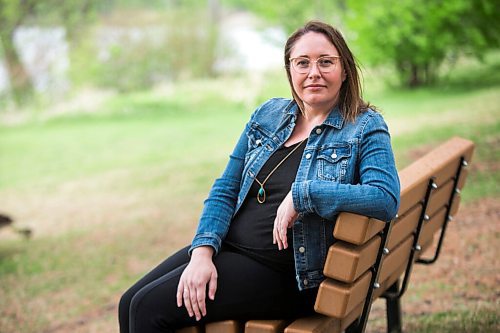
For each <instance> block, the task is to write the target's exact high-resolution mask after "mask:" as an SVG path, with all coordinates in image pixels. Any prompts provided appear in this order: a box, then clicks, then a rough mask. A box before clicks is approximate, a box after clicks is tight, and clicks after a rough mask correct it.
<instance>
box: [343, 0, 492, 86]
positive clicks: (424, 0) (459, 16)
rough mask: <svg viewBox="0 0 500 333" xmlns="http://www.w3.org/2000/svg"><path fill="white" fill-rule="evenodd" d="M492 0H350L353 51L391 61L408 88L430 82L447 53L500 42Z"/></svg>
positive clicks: (485, 47) (479, 51)
mask: <svg viewBox="0 0 500 333" xmlns="http://www.w3.org/2000/svg"><path fill="white" fill-rule="evenodd" d="M495 2H496V0H454V1H444V0H441V1H435V0H398V1H396V0H378V1H370V0H350V1H349V2H348V7H349V17H348V26H349V28H350V29H351V30H352V31H354V32H355V33H356V36H357V38H356V40H355V44H356V45H357V46H358V47H359V49H358V50H357V51H358V52H357V53H358V54H360V55H362V57H364V58H365V59H366V60H368V61H369V62H371V63H372V64H375V65H377V64H392V65H394V66H395V68H396V70H397V72H398V74H399V77H400V79H401V82H402V83H403V84H404V85H406V86H408V87H416V86H420V85H423V84H428V83H431V82H433V81H434V80H435V78H436V72H437V69H438V67H439V66H440V65H441V64H442V62H443V61H445V60H446V59H447V58H448V57H450V56H453V57H456V56H458V55H460V54H469V55H474V56H477V57H481V56H482V55H483V54H484V52H485V51H486V50H488V49H492V48H497V47H499V46H500V21H499V20H498V18H496V17H495V16H496V4H495Z"/></svg>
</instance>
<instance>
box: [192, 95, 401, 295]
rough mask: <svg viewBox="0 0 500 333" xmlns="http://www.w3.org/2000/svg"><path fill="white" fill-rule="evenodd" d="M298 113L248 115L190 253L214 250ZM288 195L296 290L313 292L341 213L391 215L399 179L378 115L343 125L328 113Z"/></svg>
mask: <svg viewBox="0 0 500 333" xmlns="http://www.w3.org/2000/svg"><path fill="white" fill-rule="evenodd" d="M298 112H299V109H298V106H297V104H296V103H295V102H294V101H291V100H289V99H283V98H275V99H271V100H269V101H267V102H266V103H264V104H262V105H261V106H260V107H259V108H258V109H257V110H256V111H255V112H254V113H253V114H252V116H251V118H250V121H249V122H248V123H247V125H246V127H245V130H244V131H243V133H242V134H241V136H240V139H239V140H238V143H237V144H236V147H235V148H234V151H233V153H232V154H231V155H230V159H229V162H228V164H227V166H226V168H225V170H224V172H223V174H222V176H221V177H220V178H218V179H217V180H216V181H215V183H214V184H213V186H212V189H211V190H210V193H209V196H208V198H207V199H206V200H205V204H204V208H203V212H202V214H201V218H200V222H199V225H198V230H197V232H196V235H195V237H194V239H193V242H192V245H191V249H190V253H191V251H192V250H193V249H194V248H196V247H198V246H203V245H209V246H212V247H213V248H214V249H215V252H216V253H217V252H218V251H219V249H220V247H221V243H222V240H223V239H224V237H225V236H226V234H227V231H228V229H229V225H230V223H231V220H232V218H233V216H234V215H235V214H236V212H237V211H238V209H240V207H241V204H242V203H243V201H244V199H245V197H246V195H247V193H248V191H249V189H250V186H251V184H252V182H253V181H254V178H255V176H256V175H257V174H258V173H259V170H260V169H261V167H262V166H263V165H264V164H265V162H266V161H267V160H268V159H269V157H270V156H271V155H272V154H273V153H274V152H275V151H276V150H277V149H278V148H279V147H280V146H282V145H283V144H284V143H285V142H286V141H287V139H288V138H289V137H290V135H291V133H292V131H293V128H294V126H295V121H296V119H297V114H298ZM291 191H292V196H293V204H294V207H295V210H296V211H297V212H298V213H299V216H298V218H297V220H296V221H295V223H294V225H293V247H294V248H293V250H294V258H295V270H296V278H297V282H298V287H299V289H301V290H302V289H307V288H314V287H317V286H318V285H319V283H320V282H321V281H322V280H323V279H324V276H323V266H324V262H325V259H326V255H327V251H328V248H329V246H330V245H331V244H332V243H333V241H334V239H333V227H334V225H335V219H336V217H337V215H338V214H339V212H342V211H347V212H353V213H358V214H362V215H366V216H370V217H374V218H377V219H380V220H382V221H390V220H391V219H392V218H393V217H394V216H395V215H396V212H397V209H398V206H399V178H398V173H397V170H396V166H395V163H394V156H393V152H392V148H391V143H390V136H389V132H388V129H387V125H386V124H385V122H384V120H383V118H382V116H381V115H380V114H379V113H377V112H374V111H372V110H368V111H366V112H364V113H362V114H360V115H358V117H357V118H356V120H355V122H349V121H346V120H344V118H343V117H342V115H341V114H340V112H339V110H338V108H334V109H333V110H332V111H331V112H330V113H329V115H328V117H327V118H326V120H325V121H324V122H323V124H321V125H319V126H316V127H315V128H314V129H313V130H312V131H311V133H310V136H309V138H308V140H307V144H306V146H305V148H304V153H303V155H302V159H301V162H300V165H299V168H298V171H297V175H296V177H295V181H294V182H293V184H292V187H291Z"/></svg>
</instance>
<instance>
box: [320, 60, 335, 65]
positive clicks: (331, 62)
mask: <svg viewBox="0 0 500 333" xmlns="http://www.w3.org/2000/svg"><path fill="white" fill-rule="evenodd" d="M318 62H319V65H320V66H326V67H328V66H331V65H333V60H331V59H319V60H318Z"/></svg>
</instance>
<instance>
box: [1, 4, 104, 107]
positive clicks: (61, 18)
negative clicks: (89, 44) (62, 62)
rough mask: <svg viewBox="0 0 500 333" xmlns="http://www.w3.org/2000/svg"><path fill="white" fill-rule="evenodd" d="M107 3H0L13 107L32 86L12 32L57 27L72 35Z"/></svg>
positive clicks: (2, 35) (2, 37)
mask: <svg viewBox="0 0 500 333" xmlns="http://www.w3.org/2000/svg"><path fill="white" fill-rule="evenodd" d="M107 3H108V1H99V0H83V1H82V0H67V1H58V0H43V1H39V0H25V1H13V0H0V48H2V49H3V53H4V60H5V64H6V67H7V72H8V75H9V79H10V87H11V91H12V97H13V99H14V101H15V102H16V103H17V104H22V103H24V102H25V101H27V100H30V99H31V98H32V97H33V96H32V95H33V85H32V82H31V79H30V77H29V76H28V74H27V71H26V69H25V68H24V65H23V64H22V63H21V61H20V58H19V55H18V51H17V49H16V48H15V46H14V41H13V38H14V31H15V29H16V28H17V27H19V26H20V25H23V24H24V25H30V24H42V25H43V24H45V25H55V24H60V25H63V26H65V27H66V30H67V31H68V33H69V35H74V34H75V33H76V32H77V31H78V28H79V27H80V26H81V24H82V23H83V22H86V21H88V20H89V19H90V18H91V17H93V15H95V13H96V12H97V10H98V9H99V8H100V9H102V8H104V7H105V5H106V4H107Z"/></svg>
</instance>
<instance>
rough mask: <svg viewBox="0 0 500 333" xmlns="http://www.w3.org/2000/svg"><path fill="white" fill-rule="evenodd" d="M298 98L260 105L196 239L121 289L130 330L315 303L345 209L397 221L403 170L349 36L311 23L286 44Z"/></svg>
mask: <svg viewBox="0 0 500 333" xmlns="http://www.w3.org/2000/svg"><path fill="white" fill-rule="evenodd" d="M284 60H285V68H286V73H287V76H288V80H289V82H290V88H291V91H292V95H293V99H291V100H290V99H283V98H276V99H271V100H269V101H267V102H265V103H264V104H263V105H261V106H260V107H258V108H257V110H256V111H255V112H254V113H253V114H252V116H251V118H250V121H249V122H248V123H247V125H246V127H245V129H244V131H243V133H242V134H241V137H240V139H239V141H238V142H237V144H236V147H235V148H234V151H233V153H232V154H231V156H230V159H229V162H228V164H227V166H226V169H225V171H224V172H223V174H222V176H221V177H220V178H218V179H217V180H216V181H215V183H214V185H213V187H212V189H211V191H210V193H209V196H208V199H207V200H206V201H205V205H204V209H203V212H202V214H201V218H200V222H199V225H198V230H197V232H196V235H195V237H194V239H193V241H192V244H191V245H190V246H188V247H185V248H184V249H182V250H180V251H179V252H177V253H175V254H174V255H172V256H171V257H170V258H168V259H166V260H165V261H164V262H163V263H161V264H160V265H159V266H158V267H156V268H155V269H153V270H152V271H151V272H150V273H148V274H147V275H146V276H144V277H143V278H142V279H141V280H139V281H138V282H137V283H136V284H135V285H134V286H132V287H131V288H130V289H129V290H128V291H127V292H126V293H125V294H124V295H123V296H122V299H121V301H120V306H119V322H120V332H121V333H126V332H133V333H149V332H174V330H175V329H177V328H181V327H185V326H192V325H198V324H202V323H206V322H213V321H221V320H226V319H241V320H246V319H273V318H291V317H296V316H305V315H309V314H312V313H314V309H313V305H314V300H315V297H316V293H317V290H318V286H319V284H320V282H321V281H322V280H323V279H324V277H323V274H322V270H323V265H324V261H325V258H326V254H327V251H328V248H329V246H330V245H331V244H332V243H333V241H334V239H333V228H334V223H335V219H336V216H337V215H338V214H339V212H342V211H348V212H354V213H358V214H362V215H366V216H371V217H374V218H377V219H380V220H383V221H389V220H391V219H392V218H393V217H394V216H395V214H396V212H397V209H398V204H399V179H398V173H397V171H396V167H395V163H394V156H393V152H392V148H391V143H390V136H389V133H388V129H387V126H386V124H385V122H384V120H383V118H382V116H381V115H380V114H379V113H378V112H376V111H374V108H373V107H372V106H370V105H369V103H367V102H365V101H363V99H362V96H361V84H360V81H359V76H358V68H357V65H356V63H355V60H354V57H353V55H352V53H351V51H350V50H349V48H348V47H347V45H346V43H345V41H344V39H343V37H342V35H341V34H340V32H339V31H337V30H336V29H335V28H333V27H331V26H330V25H328V24H325V23H322V22H317V21H313V22H309V23H307V24H306V25H305V26H304V27H302V28H300V29H299V30H297V31H296V32H295V33H293V34H292V35H291V36H290V38H289V39H288V41H287V43H286V45H285V54H284Z"/></svg>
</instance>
